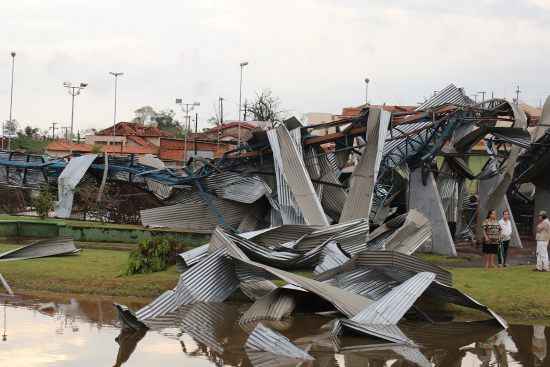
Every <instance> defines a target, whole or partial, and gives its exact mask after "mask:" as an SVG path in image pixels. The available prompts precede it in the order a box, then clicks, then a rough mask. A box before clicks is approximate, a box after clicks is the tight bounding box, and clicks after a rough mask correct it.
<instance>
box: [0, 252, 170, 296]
mask: <svg viewBox="0 0 550 367" xmlns="http://www.w3.org/2000/svg"><path fill="white" fill-rule="evenodd" d="M13 248H15V246H12V245H0V252H4V251H7V250H11V249H13ZM127 260H128V252H124V251H112V250H96V249H94V250H91V249H90V250H88V249H86V250H83V251H82V252H81V254H80V255H76V256H66V257H50V258H43V259H33V260H21V261H9V262H0V273H2V275H4V277H5V278H6V280H7V281H8V282H9V284H10V286H11V287H12V289H13V291H14V292H15V293H28V294H31V293H35V292H59V293H72V294H96V295H105V296H124V297H126V296H133V297H140V298H152V297H156V296H158V295H159V294H161V293H162V292H164V291H165V290H167V289H170V288H173V287H174V286H175V284H176V282H177V279H178V273H177V272H176V270H175V267H174V266H172V267H170V268H169V269H168V270H166V271H163V272H158V273H153V274H143V275H132V276H126V275H124V272H125V269H126V263H127ZM2 291H3V290H2Z"/></svg>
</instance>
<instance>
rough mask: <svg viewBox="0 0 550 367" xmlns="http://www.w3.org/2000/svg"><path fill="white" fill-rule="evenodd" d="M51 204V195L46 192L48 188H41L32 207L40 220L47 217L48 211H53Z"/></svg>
mask: <svg viewBox="0 0 550 367" xmlns="http://www.w3.org/2000/svg"><path fill="white" fill-rule="evenodd" d="M53 204H54V202H53V195H52V194H51V192H50V191H49V190H48V187H43V188H42V189H41V190H40V192H39V193H38V196H36V197H35V198H34V200H33V206H34V207H35V208H36V212H37V213H38V215H39V216H40V218H42V219H44V218H47V217H48V215H49V213H50V210H53Z"/></svg>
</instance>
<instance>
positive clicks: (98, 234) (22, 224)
mask: <svg viewBox="0 0 550 367" xmlns="http://www.w3.org/2000/svg"><path fill="white" fill-rule="evenodd" d="M57 236H68V237H72V238H74V240H75V241H82V242H109V243H139V242H140V241H142V240H144V239H149V238H153V237H171V238H174V239H176V240H177V241H179V242H183V243H185V244H187V245H189V246H195V245H200V244H203V243H206V242H207V241H208V238H209V236H208V235H205V234H201V233H192V232H184V231H169V230H162V229H146V228H143V229H141V228H135V229H132V228H116V227H109V226H101V225H98V226H93V225H72V224H62V223H51V222H50V223H48V222H44V223H40V222H39V221H17V220H5V221H4V220H3V221H0V237H4V238H10V237H35V238H48V237H57Z"/></svg>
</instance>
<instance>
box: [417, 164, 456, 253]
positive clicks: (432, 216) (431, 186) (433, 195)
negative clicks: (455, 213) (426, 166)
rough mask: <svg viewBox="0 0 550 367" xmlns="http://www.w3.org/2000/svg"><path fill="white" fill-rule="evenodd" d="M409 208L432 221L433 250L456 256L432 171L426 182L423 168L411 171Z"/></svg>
mask: <svg viewBox="0 0 550 367" xmlns="http://www.w3.org/2000/svg"><path fill="white" fill-rule="evenodd" d="M409 209H416V210H418V211H419V212H420V213H422V214H424V216H425V217H426V218H428V219H429V220H430V222H431V223H432V252H433V253H435V254H439V255H446V256H456V249H455V244H454V242H453V238H452V236H451V231H450V230H449V226H448V225H447V218H446V217H445V211H444V210H443V205H442V204H441V197H440V196H439V191H438V190H437V185H436V183H435V178H434V176H433V173H432V172H429V173H428V174H427V179H426V184H425V185H424V183H423V182H422V169H421V168H417V169H415V170H414V171H411V174H410V178H409Z"/></svg>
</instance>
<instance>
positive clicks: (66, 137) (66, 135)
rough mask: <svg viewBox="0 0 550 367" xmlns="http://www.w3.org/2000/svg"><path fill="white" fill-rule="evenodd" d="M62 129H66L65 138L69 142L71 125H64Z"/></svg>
mask: <svg viewBox="0 0 550 367" xmlns="http://www.w3.org/2000/svg"><path fill="white" fill-rule="evenodd" d="M60 129H61V130H62V131H63V130H65V134H64V135H65V140H67V142H68V141H69V127H68V126H62V127H61V128H60Z"/></svg>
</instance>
